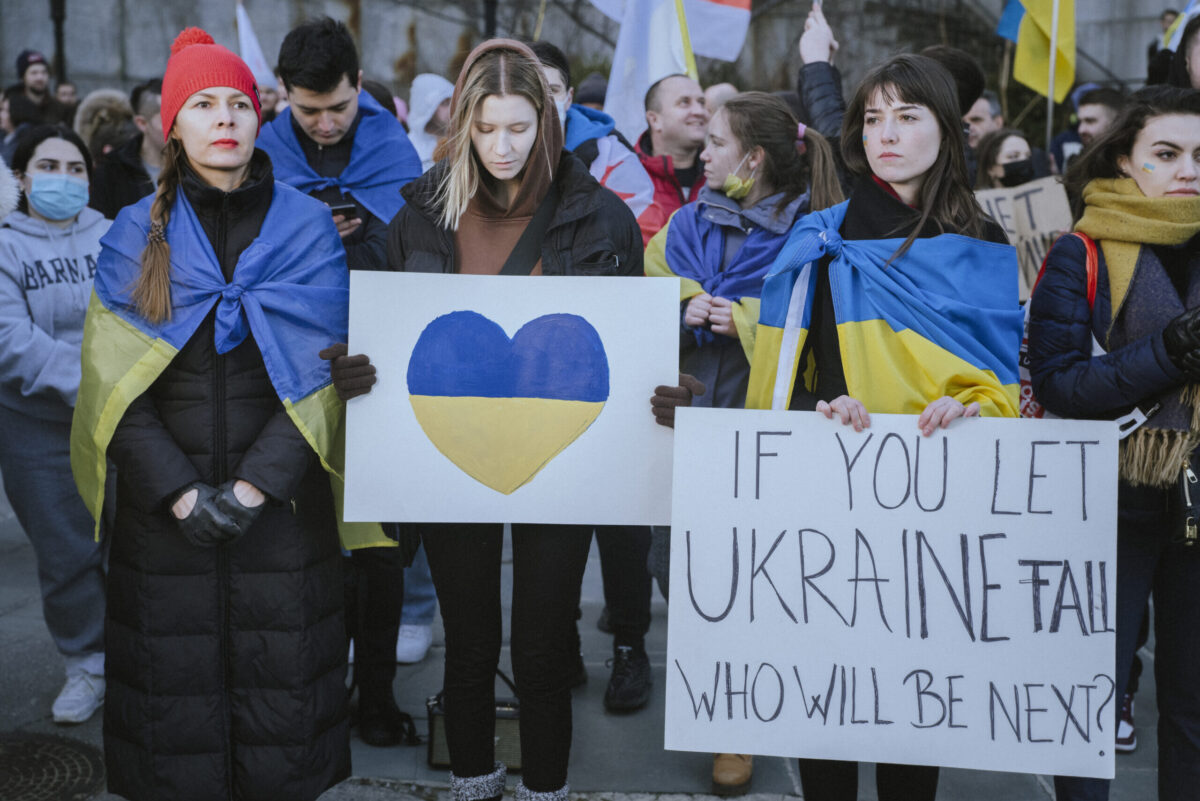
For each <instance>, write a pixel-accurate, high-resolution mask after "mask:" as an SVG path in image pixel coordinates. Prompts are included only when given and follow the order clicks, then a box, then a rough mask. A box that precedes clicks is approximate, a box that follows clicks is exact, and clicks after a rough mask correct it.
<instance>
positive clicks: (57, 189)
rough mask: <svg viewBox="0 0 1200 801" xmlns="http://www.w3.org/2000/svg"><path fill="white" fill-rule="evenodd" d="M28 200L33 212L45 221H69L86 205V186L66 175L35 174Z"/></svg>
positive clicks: (83, 182) (84, 183)
mask: <svg viewBox="0 0 1200 801" xmlns="http://www.w3.org/2000/svg"><path fill="white" fill-rule="evenodd" d="M28 199H29V205H30V206H32V207H33V210H34V211H36V212H37V213H38V214H40V215H42V216H43V217H45V218H46V219H47V220H55V221H61V220H69V219H71V218H72V217H74V216H75V215H76V214H78V213H79V212H81V211H83V207H84V206H86V205H87V202H88V185H87V182H86V181H81V180H79V179H78V178H71V177H69V176H66V175H40V174H35V175H34V176H33V188H32V189H30V190H29V195H28Z"/></svg>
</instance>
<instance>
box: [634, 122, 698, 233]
mask: <svg viewBox="0 0 1200 801" xmlns="http://www.w3.org/2000/svg"><path fill="white" fill-rule="evenodd" d="M649 149H650V132H649V131H647V132H646V133H644V134H643V135H642V138H641V139H639V140H638V144H637V148H636V150H637V154H638V158H639V159H641V160H642V166H643V167H645V168H646V172H647V173H648V174H649V175H650V180H651V182H653V184H654V202H653V203H651V204H650V208H648V209H646V211H645V212H644V213H643V214H642V215H641V216H640V217H638V227H639V228H641V229H642V240H643V244H644V245H648V244H650V240H651V239H652V238H653V237H654V235H655V234H657V233H658V231H659V229H660V228H662V227H663V226H664V225H666V224H667V220H668V219H670V217H671V215H672V214H674V213H675V212H676V211H677V210H678V209H679V208H680V207H681V206H683V204H684V203H691V202H692V201H693V200H695V199H696V198H698V197H700V189H701V187H703V186H704V176H703V175H699V176H697V178H696V182H695V183H694V184H692V189H691V192H690V193H689V194H688V196H687V197H684V196H683V187H682V186H680V185H679V179H678V178H676V177H675V162H674V161H673V160H672V158H671V157H670V156H649V155H646V151H647V150H649Z"/></svg>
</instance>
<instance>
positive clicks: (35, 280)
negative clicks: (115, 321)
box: [0, 208, 111, 422]
mask: <svg viewBox="0 0 1200 801" xmlns="http://www.w3.org/2000/svg"><path fill="white" fill-rule="evenodd" d="M109 225H111V222H110V221H109V220H107V219H105V218H104V216H103V215H102V214H100V213H99V212H97V211H95V210H93V209H89V208H85V209H84V210H83V211H81V212H80V213H79V216H78V217H77V218H76V219H75V221H74V222H72V223H71V224H70V225H69V226H67V227H65V228H59V227H57V226H53V225H50V224H49V223H47V222H45V221H44V220H40V219H37V218H35V217H31V216H29V215H28V214H24V213H22V212H19V211H14V212H13V213H12V214H10V215H8V216H7V217H6V218H4V220H3V222H2V223H0V404H3V405H4V406H7V407H8V408H10V409H13V410H15V411H18V412H21V413H22V414H27V415H30V416H31V417H37V418H41V419H46V420H58V421H65V422H70V420H71V411H72V409H73V407H74V406H75V395H76V393H77V392H78V390H79V373H80V367H79V354H80V346H81V344H82V342H83V318H84V316H85V315H86V313H87V306H88V300H89V298H90V297H91V293H92V279H93V278H94V277H95V275H96V262H97V260H98V259H99V258H100V238H101V237H102V236H104V234H105V232H107V231H108V227H109Z"/></svg>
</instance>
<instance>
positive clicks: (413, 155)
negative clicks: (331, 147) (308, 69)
mask: <svg viewBox="0 0 1200 801" xmlns="http://www.w3.org/2000/svg"><path fill="white" fill-rule="evenodd" d="M358 108H359V110H360V111H361V112H362V119H360V120H359V123H358V128H357V129H355V131H354V143H353V144H352V145H351V146H350V163H349V164H347V165H346V169H344V170H342V174H341V175H338V176H335V177H328V176H322V175H318V174H317V173H316V171H315V170H314V169H313V168H312V167H311V166H310V165H309V163H308V159H307V158H306V157H305V155H304V149H303V148H302V147H301V146H300V142H299V141H298V140H297V139H296V131H295V129H294V128H293V127H292V110H291V109H290V108H287V109H284V110H283V111H282V112H280V113H279V116H277V117H276V118H275V119H273V120H271V122H269V123H267V124H266V125H264V126H263V127H262V132H261V133H260V134H259V136H258V142H257V143H256V147H258V148H260V149H262V150H265V151H266V153H267V155H268V156H270V157H271V166H272V167H273V168H274V170H275V179H276V180H278V181H283V182H284V183H285V184H287V185H289V186H294V187H295V188H297V189H299V190H300V191H301V192H304V193H305V194H308V193H309V192H319V191H321V190H322V189H328V188H329V187H331V186H333V187H337V189H338V190H339V191H340V192H342V193H349V194H350V195H352V196H353V197H354V199H355V200H357V201H358V202H359V203H361V204H363V206H365V207H366V209H367V211H369V212H371V213H372V214H374V215H375V216H376V217H378V218H379V219H381V220H383V221H384V222H385V223H387V222H391V220H392V218H393V217H395V216H396V212H398V211H400V209H401V208H402V207H403V206H404V198H402V197H401V196H400V187H402V186H404V185H405V184H407V183H408V182H409V181H411V180H413V179H414V178H419V177H420V176H421V157H420V156H418V155H417V150H416V148H414V147H413V146H412V142H410V141H409V140H408V134H406V133H405V132H404V126H402V125H401V124H400V121H399V120H397V119H396V115H395V114H390V113H388V111H387V110H386V109H384V107H383V106H381V105H379V104H378V103H376V102H375V98H373V97H371V96H370V95H369V94H367V93H366V92H359V93H358ZM325 213H326V214H328V213H329V210H328V209H326V210H325ZM339 341H343V340H339Z"/></svg>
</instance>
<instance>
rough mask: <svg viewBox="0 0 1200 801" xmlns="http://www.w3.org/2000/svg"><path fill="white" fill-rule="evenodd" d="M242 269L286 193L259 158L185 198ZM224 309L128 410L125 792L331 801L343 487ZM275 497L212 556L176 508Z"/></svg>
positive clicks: (114, 580) (122, 588)
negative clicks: (190, 500) (233, 341)
mask: <svg viewBox="0 0 1200 801" xmlns="http://www.w3.org/2000/svg"><path fill="white" fill-rule="evenodd" d="M180 191H184V192H186V194H187V196H188V200H189V201H190V203H191V204H192V206H193V208H194V209H195V211H196V213H197V216H198V218H199V220H200V222H201V225H202V226H203V228H204V230H205V233H206V234H207V235H208V239H209V242H210V243H211V245H212V247H213V250H214V252H215V253H216V254H217V257H218V260H219V261H220V264H221V267H222V270H223V271H224V272H225V274H226V276H227V277H228V276H230V275H232V273H233V268H234V265H235V263H236V261H237V258H238V256H239V255H240V254H241V252H242V250H244V249H245V247H246V246H247V245H248V244H249V243H250V241H251V240H253V239H254V238H255V237H256V236H257V235H258V233H259V230H260V228H261V227H262V223H263V218H264V217H265V214H266V210H267V207H268V206H269V204H270V201H271V197H272V194H273V191H274V185H273V180H272V175H271V168H270V162H269V160H268V159H267V158H266V157H265V155H263V154H261V153H256V154H255V158H254V161H253V162H252V172H251V177H250V178H249V179H248V180H247V182H246V183H245V184H244V185H243V186H242V187H240V188H239V189H237V190H235V191H234V192H231V193H228V194H226V193H224V192H221V191H220V190H217V189H214V188H212V187H209V186H207V185H205V184H203V183H202V182H201V181H200V180H199V179H198V178H197V177H196V176H195V175H194V174H191V171H190V170H189V169H186V168H185V174H184V178H183V180H182V182H181V190H180ZM212 318H213V315H212V314H211V313H210V315H209V317H208V318H207V319H206V320H205V321H204V323H203V324H202V325H201V326H200V328H199V329H198V330H197V331H196V333H195V334H194V335H193V336H192V337H191V339H190V340H188V342H187V344H186V345H185V346H184V347H183V349H182V350H181V351H180V352H179V353H178V354H177V355H176V356H175V358H174V359H173V360H172V362H171V364H170V365H169V366H168V367H167V368H166V369H165V370H164V371H163V373H162V374H161V375H160V376H159V377H158V379H157V380H156V381H155V382H154V383H153V384H152V385H151V386H150V388H149V389H148V390H147V391H146V392H145V393H144V394H143V395H142V396H141V397H139V398H138V399H137V400H135V401H134V402H133V404H132V405H131V406H130V407H129V409H128V411H127V412H126V414H125V416H124V418H123V419H122V420H121V423H120V424H119V426H118V427H117V430H116V432H115V434H114V436H113V439H112V442H111V444H110V446H109V450H108V455H109V457H110V458H111V459H112V461H113V462H114V463H115V465H116V466H117V475H118V488H117V513H116V523H115V525H114V531H113V535H112V550H111V556H110V568H109V585H108V586H109V607H108V623H107V632H106V651H107V679H108V690H107V692H108V696H107V699H106V703H105V712H104V744H105V755H106V763H107V770H108V784H109V789H110V790H111V791H113V792H116V793H118V794H121V795H124V796H127V797H129V798H134V799H139V801H143V800H146V799H164V801H165V799H171V800H172V801H181V800H182V799H195V800H196V801H215V800H217V799H235V798H236V799H242V798H254V799H264V800H265V799H280V801H283V799H288V800H289V801H293V800H294V799H315V798H316V797H317V796H319V795H320V794H321V793H322V792H323V791H324V790H325V789H327V788H328V787H330V786H332V785H333V784H336V783H337V782H338V781H340V780H342V779H343V778H345V777H346V776H347V775H348V774H349V769H350V755H349V740H348V727H347V726H348V724H347V719H346V709H345V700H346V693H345V686H344V681H345V670H346V666H345V659H346V640H345V631H344V625H343V619H342V584H341V572H340V571H341V550H340V547H339V544H338V539H337V532H336V522H335V521H336V518H335V515H334V508H333V499H332V494H331V491H330V486H329V480H328V477H327V476H326V474H325V472H324V470H323V469H322V468H321V466H320V464H319V462H318V460H317V459H316V457H315V455H314V454H313V452H312V450H311V449H310V448H309V446H308V445H307V443H306V442H305V441H304V438H303V437H302V436H301V435H300V433H299V431H297V429H296V427H295V425H294V424H293V423H292V421H291V420H290V418H289V417H288V416H287V414H286V412H284V410H283V408H282V405H281V403H280V401H279V399H278V397H277V395H276V393H275V390H274V389H273V387H272V385H271V382H270V379H269V377H268V376H267V372H266V369H265V367H264V364H263V359H262V355H261V353H260V352H259V349H258V346H257V345H256V344H255V341H254V339H253V337H252V336H250V337H247V339H246V340H245V341H244V342H243V343H242V344H241V345H239V346H237V347H236V348H234V349H233V350H231V351H229V352H228V353H225V354H218V353H217V352H216V348H215V346H214V339H213V336H214V331H213V322H212ZM233 478H241V479H244V480H246V481H249V482H250V483H251V484H254V485H255V486H257V487H259V488H260V489H261V490H263V492H265V493H266V494H267V496H268V501H267V506H266V508H265V509H264V510H263V512H262V513H261V515H260V516H259V517H258V519H257V520H256V521H255V523H254V525H253V526H252V527H251V529H250V530H249V531H248V532H247V533H246V535H245V536H243V537H242V538H241V539H239V540H237V541H236V542H234V543H233V544H231V545H227V546H222V547H218V548H197V547H194V546H192V545H190V544H189V543H188V542H187V541H186V540H185V539H184V538H183V537H182V536H181V535H180V533H179V531H178V526H177V525H176V522H175V520H174V518H173V516H172V515H171V513H170V511H169V507H170V505H171V504H172V503H173V502H174V501H175V500H176V498H177V496H178V495H179V493H180V491H181V490H183V489H184V488H185V487H186V486H187V485H188V484H190V483H192V482H194V481H203V482H205V483H208V484H211V485H217V484H220V483H222V482H224V481H227V480H229V479H233Z"/></svg>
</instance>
